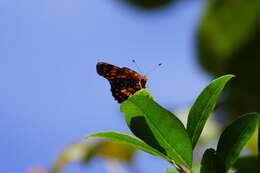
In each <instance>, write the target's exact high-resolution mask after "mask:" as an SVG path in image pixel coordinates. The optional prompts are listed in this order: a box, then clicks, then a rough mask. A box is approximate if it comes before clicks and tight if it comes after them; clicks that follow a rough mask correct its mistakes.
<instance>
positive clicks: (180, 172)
mask: <svg viewBox="0 0 260 173" xmlns="http://www.w3.org/2000/svg"><path fill="white" fill-rule="evenodd" d="M174 166H175V168H176V169H177V171H178V172H179V173H192V172H191V171H190V170H189V169H183V167H182V166H180V165H178V164H176V163H174Z"/></svg>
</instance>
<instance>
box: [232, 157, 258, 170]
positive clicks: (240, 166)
mask: <svg viewBox="0 0 260 173" xmlns="http://www.w3.org/2000/svg"><path fill="white" fill-rule="evenodd" d="M234 168H235V169H236V170H237V173H249V172H250V173H259V172H260V164H259V161H258V160H257V158H256V157H253V156H249V157H242V158H239V159H238V160H237V161H236V163H235V164H234Z"/></svg>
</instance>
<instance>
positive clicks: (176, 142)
mask: <svg viewBox="0 0 260 173" xmlns="http://www.w3.org/2000/svg"><path fill="white" fill-rule="evenodd" d="M147 95H148V96H147ZM121 112H123V113H124V114H125V117H126V120H127V123H128V125H130V128H131V121H132V120H133V119H136V118H138V117H140V118H142V120H143V122H146V123H144V124H145V125H147V126H148V128H149V129H150V130H151V132H152V134H153V135H154V137H155V139H156V141H158V144H159V145H160V146H161V147H163V148H164V150H165V151H166V153H167V156H168V157H169V158H171V159H172V161H174V162H175V163H176V164H181V165H184V166H186V167H187V168H191V165H192V148H191V141H190V138H189V136H188V134H187V132H186V130H185V127H184V125H183V124H182V123H181V121H180V120H179V119H178V118H177V117H176V116H175V115H174V114H173V113H171V112H169V111H168V110H166V109H164V108H163V107H161V106H160V105H159V104H157V103H156V102H154V101H153V100H152V99H151V97H149V93H148V92H147V91H146V90H141V91H138V92H136V93H135V94H134V95H133V96H131V97H129V98H128V99H127V100H126V101H124V102H123V103H122V104H121ZM144 124H141V123H139V124H137V125H138V126H139V128H140V129H141V128H142V125H144ZM142 135H143V136H142ZM142 135H140V134H139V136H138V137H139V138H141V139H142V140H144V141H145V142H146V143H148V144H149V141H147V138H145V136H146V134H142Z"/></svg>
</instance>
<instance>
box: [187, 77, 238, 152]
mask: <svg viewBox="0 0 260 173" xmlns="http://www.w3.org/2000/svg"><path fill="white" fill-rule="evenodd" d="M232 77H233V75H225V76H222V77H220V78H217V79H215V80H213V81H212V82H211V83H210V84H209V85H208V86H207V87H206V88H205V89H204V90H203V91H202V92H201V94H200V95H199V96H198V98H197V99H196V101H195V103H194V104H193V106H192V107H191V110H190V112H189V115H188V121H187V131H188V134H189V136H190V138H191V141H192V146H193V148H194V147H195V145H196V143H197V141H198V139H199V137H200V134H201V132H202V130H203V128H204V126H205V124H206V121H207V119H208V117H209V115H210V114H211V113H212V111H213V109H214V107H215V105H216V102H217V99H218V97H219V95H220V93H221V91H222V90H223V88H224V86H225V85H226V83H227V82H228V81H229V80H230V79H231V78H232Z"/></svg>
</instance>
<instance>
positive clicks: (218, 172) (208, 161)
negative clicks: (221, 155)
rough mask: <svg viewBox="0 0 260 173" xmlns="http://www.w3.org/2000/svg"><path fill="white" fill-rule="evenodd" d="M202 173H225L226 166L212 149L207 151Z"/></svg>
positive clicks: (202, 162) (204, 155) (203, 160)
mask: <svg viewBox="0 0 260 173" xmlns="http://www.w3.org/2000/svg"><path fill="white" fill-rule="evenodd" d="M200 170H201V173H225V172H226V170H225V166H224V164H223V163H222V162H221V160H220V159H218V157H217V155H216V151H215V150H214V149H212V148H209V149H207V150H206V151H205V152H204V154H203V158H202V161H201V168H200Z"/></svg>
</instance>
